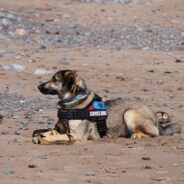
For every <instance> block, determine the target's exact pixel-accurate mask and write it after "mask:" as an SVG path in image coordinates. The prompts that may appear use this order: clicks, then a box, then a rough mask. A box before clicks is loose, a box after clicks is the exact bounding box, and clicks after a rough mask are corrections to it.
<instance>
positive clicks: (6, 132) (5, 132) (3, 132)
mask: <svg viewBox="0 0 184 184" xmlns="http://www.w3.org/2000/svg"><path fill="white" fill-rule="evenodd" d="M8 133H9V132H8V131H6V130H4V131H2V132H1V134H4V135H5V134H8Z"/></svg>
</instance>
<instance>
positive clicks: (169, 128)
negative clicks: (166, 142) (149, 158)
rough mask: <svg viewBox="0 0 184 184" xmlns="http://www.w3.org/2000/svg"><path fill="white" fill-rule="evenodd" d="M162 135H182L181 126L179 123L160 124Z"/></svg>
mask: <svg viewBox="0 0 184 184" xmlns="http://www.w3.org/2000/svg"><path fill="white" fill-rule="evenodd" d="M158 127H159V134H160V135H173V134H180V133H181V129H182V128H181V125H180V124H179V123H164V124H161V123H158Z"/></svg>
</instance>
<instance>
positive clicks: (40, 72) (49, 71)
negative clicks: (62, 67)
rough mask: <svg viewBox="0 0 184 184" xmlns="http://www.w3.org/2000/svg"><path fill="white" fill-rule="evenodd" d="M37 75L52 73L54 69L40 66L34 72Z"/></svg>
mask: <svg viewBox="0 0 184 184" xmlns="http://www.w3.org/2000/svg"><path fill="white" fill-rule="evenodd" d="M34 74H35V75H50V74H53V71H52V70H47V69H45V68H39V69H37V70H36V71H35V72H34Z"/></svg>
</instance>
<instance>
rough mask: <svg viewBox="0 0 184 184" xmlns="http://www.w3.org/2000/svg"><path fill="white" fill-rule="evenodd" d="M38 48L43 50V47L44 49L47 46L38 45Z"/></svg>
mask: <svg viewBox="0 0 184 184" xmlns="http://www.w3.org/2000/svg"><path fill="white" fill-rule="evenodd" d="M38 48H39V49H42V50H44V49H46V48H47V47H46V46H45V45H39V47H38Z"/></svg>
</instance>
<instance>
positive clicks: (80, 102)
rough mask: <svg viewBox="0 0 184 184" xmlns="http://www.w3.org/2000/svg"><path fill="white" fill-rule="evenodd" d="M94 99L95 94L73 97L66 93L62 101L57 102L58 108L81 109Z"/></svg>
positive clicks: (88, 93)
mask: <svg viewBox="0 0 184 184" xmlns="http://www.w3.org/2000/svg"><path fill="white" fill-rule="evenodd" d="M94 97H95V94H94V92H92V91H88V92H87V93H78V94H75V95H72V93H69V92H68V93H66V94H65V95H64V96H63V98H62V100H61V101H59V102H58V108H66V109H83V108H85V107H87V106H88V105H89V104H90V103H91V102H92V100H93V99H94Z"/></svg>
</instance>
